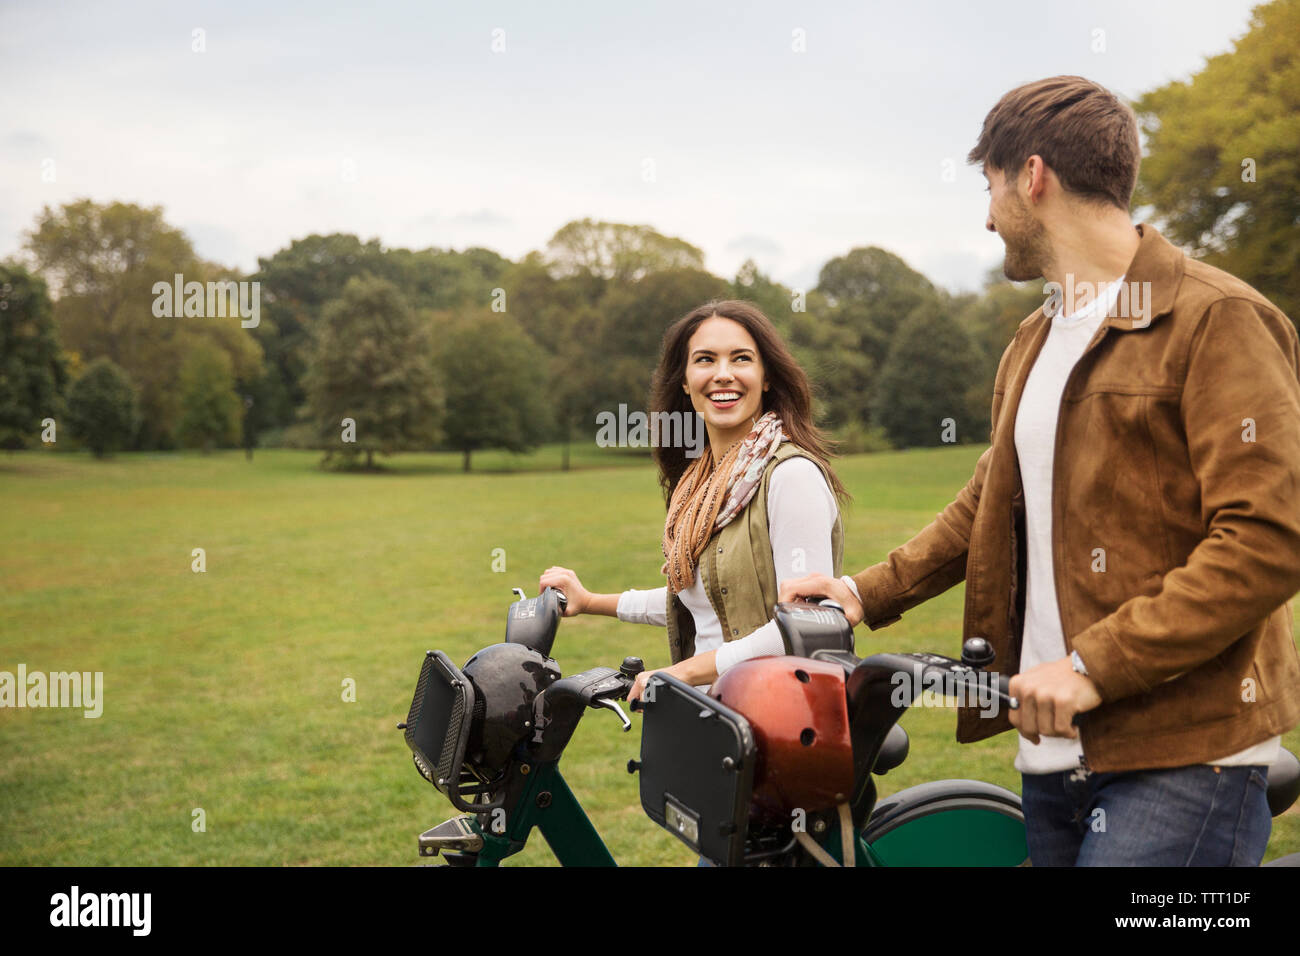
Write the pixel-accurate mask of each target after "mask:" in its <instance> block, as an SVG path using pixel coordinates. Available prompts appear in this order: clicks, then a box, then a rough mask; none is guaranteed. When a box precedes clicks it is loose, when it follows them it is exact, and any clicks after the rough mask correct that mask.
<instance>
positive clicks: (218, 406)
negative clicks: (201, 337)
mask: <svg viewBox="0 0 1300 956" xmlns="http://www.w3.org/2000/svg"><path fill="white" fill-rule="evenodd" d="M180 384H181V420H180V426H179V429H178V435H179V437H180V439H181V441H182V442H183V443H184V444H186V445H187V446H189V447H199V448H202V449H203V451H204V452H205V453H206V452H209V451H211V450H212V449H213V448H214V447H216V446H218V445H223V446H230V445H234V444H237V443H238V442H239V424H240V417H241V415H242V414H243V400H242V399H241V398H240V397H239V395H237V394H236V393H235V377H234V375H233V373H232V370H231V366H230V356H228V355H226V353H225V352H222V351H221V350H219V349H216V348H213V347H212V346H210V345H204V346H200V347H199V348H197V349H195V350H194V351H193V352H191V353H190V354H189V355H187V356H186V357H185V364H184V365H183V366H182V367H181V377H180Z"/></svg>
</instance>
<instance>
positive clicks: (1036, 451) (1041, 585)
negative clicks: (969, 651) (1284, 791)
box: [1015, 276, 1282, 774]
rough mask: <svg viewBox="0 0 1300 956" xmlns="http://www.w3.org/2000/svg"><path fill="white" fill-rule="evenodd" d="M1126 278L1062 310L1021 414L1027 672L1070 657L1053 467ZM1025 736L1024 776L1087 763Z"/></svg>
mask: <svg viewBox="0 0 1300 956" xmlns="http://www.w3.org/2000/svg"><path fill="white" fill-rule="evenodd" d="M1123 278H1124V277H1123V276H1121V277H1120V278H1119V279H1117V280H1116V281H1115V282H1113V283H1111V284H1110V285H1109V286H1107V288H1106V292H1105V294H1104V295H1100V296H1098V297H1097V298H1096V299H1095V300H1093V301H1092V302H1091V303H1089V304H1088V305H1086V306H1084V307H1083V308H1082V309H1079V310H1078V311H1076V312H1075V313H1074V314H1073V315H1069V316H1063V315H1061V314H1059V313H1058V314H1057V315H1056V316H1054V317H1053V318H1052V327H1051V329H1050V330H1049V331H1048V334H1047V340H1046V341H1045V342H1044V343H1043V348H1042V351H1041V352H1039V354H1038V358H1037V359H1036V360H1035V361H1034V367H1033V368H1032V369H1031V370H1030V372H1029V378H1028V379H1027V380H1026V381H1025V389H1024V392H1023V394H1022V395H1021V399H1020V405H1019V408H1018V410H1017V412H1016V423H1015V442H1016V455H1017V457H1018V458H1019V460H1020V476H1021V480H1022V483H1023V487H1024V494H1025V533H1026V545H1027V552H1028V554H1027V558H1028V560H1027V561H1026V567H1025V574H1026V582H1025V586H1026V595H1025V627H1024V643H1023V644H1022V646H1021V650H1020V672H1021V673H1024V672H1025V671H1027V670H1029V669H1030V668H1031V667H1036V666H1038V665H1039V664H1043V663H1046V662H1049V661H1058V660H1060V659H1061V658H1063V657H1065V656H1066V653H1065V637H1064V635H1063V634H1062V632H1061V612H1060V607H1059V606H1058V605H1057V601H1056V578H1055V576H1054V574H1053V557H1052V468H1053V460H1054V456H1055V450H1056V425H1057V416H1058V414H1059V413H1060V408H1061V395H1062V393H1063V392H1064V390H1065V382H1066V379H1067V378H1068V377H1069V374H1070V371H1071V370H1072V369H1073V368H1074V366H1075V364H1076V363H1077V362H1078V361H1079V358H1080V357H1081V356H1082V355H1083V352H1084V350H1085V349H1086V348H1087V347H1088V343H1089V342H1090V341H1092V337H1093V336H1094V335H1095V334H1096V332H1097V329H1098V328H1099V327H1100V326H1101V324H1102V322H1103V321H1104V320H1105V318H1106V314H1107V313H1108V312H1109V311H1110V309H1111V308H1112V307H1113V306H1114V304H1115V301H1116V299H1117V298H1118V297H1119V292H1120V286H1121V284H1122V282H1123ZM1076 440H1077V439H1076ZM1085 663H1086V662H1085ZM1019 739H1020V750H1019V753H1018V754H1017V756H1016V769H1017V770H1019V771H1020V772H1021V773H1035V774H1037V773H1055V772H1058V771H1061V770H1073V769H1076V768H1078V767H1079V766H1080V764H1081V758H1082V756H1083V748H1082V746H1081V745H1080V744H1079V741H1078V740H1077V739H1076V740H1071V739H1069V738H1068V737H1040V738H1039V743H1037V744H1032V743H1030V742H1029V741H1028V740H1026V739H1025V738H1024V737H1020V738H1019ZM1281 743H1282V738H1281V737H1274V738H1272V739H1271V740H1266V741H1264V742H1263V743H1260V744H1257V745H1255V746H1253V747H1249V748H1247V749H1246V750H1243V751H1241V752H1239V753H1236V754H1232V755H1231V756H1227V757H1224V758H1223V759H1222V760H1213V761H1209V762H1210V763H1213V764H1219V765H1223V766H1238V765H1247V764H1269V763H1272V762H1273V761H1274V760H1276V759H1277V756H1278V753H1279V750H1280V747H1281Z"/></svg>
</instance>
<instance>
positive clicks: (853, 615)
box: [777, 574, 863, 627]
mask: <svg viewBox="0 0 1300 956" xmlns="http://www.w3.org/2000/svg"><path fill="white" fill-rule="evenodd" d="M818 597H828V598H830V599H831V600H832V601H835V602H836V603H837V604H839V606H840V607H842V608H844V616H845V617H847V618H848V619H849V623H850V624H852V625H853V626H854V627H856V626H857V625H858V624H860V623H861V622H862V618H863V610H862V602H861V601H859V600H858V599H857V598H856V597H855V596H854V595H853V591H852V589H851V588H850V587H849V586H848V585H847V584H845V583H844V582H843V581H841V580H840V579H839V578H829V577H827V576H826V575H824V574H807V575H804V576H803V577H801V578H790V579H789V580H788V581H782V582H781V587H780V588H779V589H778V591H777V600H778V601H781V602H785V601H803V600H807V599H811V598H818Z"/></svg>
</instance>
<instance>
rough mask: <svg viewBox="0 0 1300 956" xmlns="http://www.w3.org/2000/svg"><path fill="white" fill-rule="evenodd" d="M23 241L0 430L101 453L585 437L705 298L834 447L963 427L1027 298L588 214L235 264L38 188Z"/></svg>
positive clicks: (1030, 303) (890, 260)
mask: <svg viewBox="0 0 1300 956" xmlns="http://www.w3.org/2000/svg"><path fill="white" fill-rule="evenodd" d="M27 251H28V253H29V255H30V258H31V261H32V262H33V263H34V264H35V267H36V272H37V273H38V274H36V275H33V274H31V273H29V272H28V271H27V270H26V269H25V268H23V267H22V266H20V265H16V264H9V265H6V266H5V267H4V272H3V275H2V277H0V278H2V281H0V286H3V289H4V290H5V296H6V299H5V302H6V305H7V309H8V310H9V311H10V314H9V316H8V318H9V319H10V320H11V322H10V323H9V324H7V325H6V328H8V329H9V330H10V331H11V333H12V335H11V338H12V341H7V342H6V343H5V346H6V347H5V353H6V365H7V366H15V367H13V368H12V375H13V377H15V378H16V377H21V376H23V375H25V376H26V377H28V378H29V379H30V382H29V383H28V384H27V386H26V387H24V388H21V389H16V390H14V391H15V392H17V393H21V394H15V395H14V396H13V398H12V399H10V400H9V404H11V405H12V406H13V407H12V408H10V409H9V411H8V413H7V414H6V415H5V421H6V432H5V435H4V436H3V438H4V441H5V443H6V444H7V445H8V446H9V447H15V446H21V445H33V444H37V443H39V441H40V438H41V434H42V431H43V429H42V426H41V423H42V422H43V421H46V420H48V419H53V420H54V421H55V423H56V434H57V424H58V423H59V422H60V421H62V422H66V424H67V426H68V428H69V432H70V436H71V437H76V438H79V439H80V440H81V441H82V442H83V443H84V444H85V445H87V446H88V447H90V448H92V449H93V450H94V451H96V452H97V453H101V454H102V453H107V452H109V451H112V450H114V449H115V448H130V449H169V448H177V447H202V448H216V447H233V446H237V445H239V444H241V443H243V444H246V445H249V446H251V445H253V444H255V443H260V444H270V445H291V446H299V447H317V448H323V449H325V450H326V452H327V456H329V457H333V456H335V455H341V456H343V457H344V458H345V459H350V458H354V457H356V456H361V455H364V456H365V459H366V461H367V464H369V463H371V462H372V461H373V456H374V454H375V453H376V452H378V453H382V454H388V453H392V452H395V451H400V450H408V449H433V448H443V449H455V450H457V451H460V452H462V453H463V454H464V456H465V464H466V467H467V468H468V467H469V464H470V455H471V454H472V452H473V451H475V450H477V449H479V448H491V447H498V448H507V449H511V450H514V451H522V450H526V449H528V448H530V447H533V446H535V445H536V444H538V443H541V442H547V441H551V442H554V441H562V442H566V443H569V442H573V441H591V440H593V438H594V435H595V431H596V424H595V423H596V416H597V414H598V413H599V412H601V411H613V410H616V409H617V408H618V406H619V405H620V404H623V405H626V406H628V407H629V408H630V409H637V408H644V406H645V401H646V395H647V392H648V390H649V384H650V377H651V374H652V372H653V369H654V367H655V365H656V363H657V361H658V356H659V347H660V341H661V339H662V336H663V332H664V330H665V329H666V328H667V327H668V325H670V324H671V323H672V322H673V321H675V320H676V319H677V318H679V317H680V316H681V315H683V314H685V313H686V312H688V311H690V310H691V309H693V308H694V307H696V306H697V305H699V304H700V303H702V302H705V301H708V300H710V299H717V298H744V299H748V300H750V301H753V302H755V303H756V304H758V305H759V307H761V308H762V309H763V310H764V311H765V312H766V313H767V314H768V316H769V317H770V318H771V319H772V320H773V322H774V324H775V325H776V326H777V327H778V328H779V329H780V330H781V332H782V334H783V335H784V336H785V337H786V339H787V341H788V342H789V343H790V345H791V347H792V349H793V351H794V352H795V354H796V356H797V357H798V358H799V360H800V362H801V363H802V364H803V365H804V367H805V368H806V369H807V370H808V372H809V375H810V376H811V378H812V379H813V381H814V383H815V386H816V389H817V394H818V415H819V419H820V422H821V424H823V425H824V426H825V427H827V428H829V429H831V430H833V431H834V432H836V433H837V434H839V435H840V436H841V437H842V438H843V439H844V440H845V442H846V444H847V446H848V448H849V450H862V449H868V448H874V447H889V446H891V445H895V446H907V445H928V444H938V443H940V442H941V441H982V440H985V439H986V438H987V435H988V407H987V406H988V401H989V393H990V387H991V382H992V378H991V376H992V372H993V370H994V369H995V368H996V361H997V357H998V355H1000V353H1001V349H1002V348H1003V346H1004V344H1005V342H1006V340H1007V337H1008V335H1009V330H1010V329H1013V328H1014V325H1015V323H1017V322H1019V321H1020V319H1022V318H1024V316H1025V315H1026V314H1028V313H1029V312H1030V311H1032V310H1033V309H1034V308H1035V307H1036V306H1037V304H1038V303H1039V302H1040V301H1041V298H1042V296H1041V293H1040V292H1036V291H1035V290H1034V289H1032V288H1027V289H1023V290H1022V289H1015V288H1013V287H1011V286H1009V285H1006V284H993V285H991V286H990V288H989V289H988V290H987V291H986V292H985V293H984V294H983V295H981V296H974V295H968V296H961V297H953V296H951V295H949V294H948V293H946V292H945V291H944V290H942V289H940V288H938V287H936V286H935V285H934V284H933V283H932V282H930V280H928V279H927V278H926V277H925V276H923V275H921V274H920V273H919V272H917V271H916V270H914V269H912V268H910V267H909V266H908V265H907V264H906V263H905V262H903V260H901V259H900V258H898V257H897V256H895V255H893V254H891V253H889V252H886V251H885V250H883V249H879V248H874V247H870V248H861V249H854V250H851V251H850V252H848V253H847V254H845V255H844V256H840V257H837V258H835V259H832V260H831V261H829V262H828V263H826V265H825V266H824V267H823V269H822V271H821V274H820V277H819V280H818V284H817V286H816V288H813V289H810V290H799V289H790V288H787V287H785V286H783V285H781V284H779V283H777V282H775V281H773V280H772V279H771V278H770V277H768V276H766V275H764V274H763V273H762V272H761V271H760V270H758V269H757V267H756V266H755V265H754V264H753V263H752V262H747V263H745V265H744V266H743V267H742V268H741V270H740V272H739V274H737V275H736V276H735V277H733V278H732V279H730V280H728V279H724V278H721V277H719V276H716V275H712V274H711V273H709V272H707V271H706V270H705V269H704V256H703V253H702V252H701V251H700V250H699V249H698V248H696V247H695V246H693V245H691V244H690V243H688V242H686V241H684V240H682V239H678V238H674V237H669V236H664V235H662V234H660V233H658V232H656V231H655V230H653V229H651V228H649V227H646V226H633V225H624V224H619V223H604V222H595V221H592V220H581V221H577V222H572V223H569V224H568V225H566V226H564V227H563V228H562V229H560V230H559V231H558V232H557V233H556V234H555V235H554V236H553V237H552V239H551V241H550V242H549V243H548V244H547V246H546V248H545V249H544V250H539V251H538V252H534V253H530V254H529V255H527V256H525V257H524V258H523V259H522V260H520V261H518V262H512V261H510V260H508V259H505V258H503V257H502V256H500V255H497V254H496V253H494V252H492V251H490V250H487V249H467V250H464V251H459V252H458V251H454V250H441V249H426V250H421V251H411V250H408V249H386V248H384V247H382V246H381V245H380V244H379V242H378V241H376V240H371V241H369V242H363V241H361V240H360V239H358V238H357V237H356V236H351V235H338V234H336V235H329V236H308V237H306V238H304V239H298V240H295V241H294V242H292V243H290V245H289V246H288V247H286V248H284V249H281V250H279V251H277V252H276V253H274V254H273V255H271V256H269V257H267V258H263V259H260V260H259V268H258V270H257V272H256V273H254V274H252V275H249V276H236V275H234V274H232V273H231V272H230V271H229V270H226V269H223V268H221V267H219V266H216V265H214V264H212V263H207V262H203V261H202V260H200V259H199V258H198V257H197V256H196V255H195V253H194V250H193V248H192V246H191V245H190V243H189V242H188V240H187V239H186V238H185V237H184V235H182V234H181V233H180V232H179V231H178V230H176V229H174V228H172V227H171V226H169V225H168V224H167V223H166V221H165V219H164V218H163V214H162V211H161V210H160V209H157V208H152V209H146V208H141V207H139V206H133V205H129V204H124V203H111V204H107V205H97V204H95V203H92V202H90V201H89V200H82V201H79V202H75V203H71V204H68V205H65V206H63V207H61V208H60V209H57V210H52V209H49V208H47V209H46V210H45V211H44V212H43V213H42V215H41V216H40V218H39V220H38V222H37V224H36V226H35V228H34V229H33V230H32V231H31V232H30V233H29V235H28V240H27ZM217 282H230V283H233V284H238V283H239V282H244V283H249V284H250V285H251V284H252V283H256V286H255V287H254V290H253V291H254V292H255V293H256V294H255V295H250V294H249V290H248V289H247V288H246V289H244V290H241V291H242V292H243V304H244V306H245V307H246V308H247V306H248V304H249V300H250V299H251V300H253V301H255V302H256V303H257V305H258V310H257V315H256V316H255V320H254V319H249V318H246V317H245V313H240V312H238V310H237V309H236V307H235V305H234V304H231V306H230V308H229V309H228V310H227V309H224V308H223V309H222V310H221V312H220V314H215V315H214V314H211V313H212V311H213V309H212V303H213V300H212V298H211V295H210V294H208V295H207V296H206V297H205V296H204V295H203V291H202V290H205V289H210V288H211V285H210V284H212V283H217ZM47 283H48V286H49V288H51V289H52V290H53V293H54V296H55V298H54V301H53V302H51V301H50V299H49V295H48V292H47ZM191 284H193V286H192V287H193V288H194V289H196V290H199V293H198V294H199V297H198V298H197V299H195V300H194V303H193V305H194V307H193V308H192V309H190V310H189V311H190V312H192V313H193V314H186V309H185V307H184V306H185V304H186V300H187V298H188V293H187V292H186V291H185V290H188V289H190V288H191ZM173 286H174V287H175V289H176V290H177V294H176V295H173ZM223 288H224V287H223ZM229 291H230V292H231V293H232V297H231V299H230V301H231V303H234V302H236V301H238V300H237V297H235V296H234V295H233V293H234V287H233V286H232V287H230V289H229ZM223 294H224V293H223ZM222 302H223V304H224V302H225V300H224V299H223V300H222ZM160 303H162V304H161V305H160ZM160 313H161V314H160ZM249 314H251V313H249ZM20 316H21V317H22V321H21V322H17V323H15V322H14V321H12V320H17V319H18V318H19V317H20ZM241 318H243V319H244V321H241ZM23 330H27V331H23ZM29 333H34V334H29Z"/></svg>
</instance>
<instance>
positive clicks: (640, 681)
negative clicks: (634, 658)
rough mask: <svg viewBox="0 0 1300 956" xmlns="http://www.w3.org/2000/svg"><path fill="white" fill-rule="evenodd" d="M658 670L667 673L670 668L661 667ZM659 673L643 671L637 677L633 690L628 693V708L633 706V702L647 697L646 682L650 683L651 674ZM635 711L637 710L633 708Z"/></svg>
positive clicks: (633, 683)
mask: <svg viewBox="0 0 1300 956" xmlns="http://www.w3.org/2000/svg"><path fill="white" fill-rule="evenodd" d="M658 670H664V671H666V670H668V668H666V667H661V668H658ZM657 672H658V671H642V672H641V673H639V674H637V675H636V680H634V681H633V682H632V689H631V690H629V691H628V692H627V702H628V706H631V704H632V702H633V701H634V700H640V699H641V698H642V697H644V696H645V685H646V681H648V680H649V679H650V675H651V674H654V673H657ZM633 709H634V710H635V709H636V708H633Z"/></svg>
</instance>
